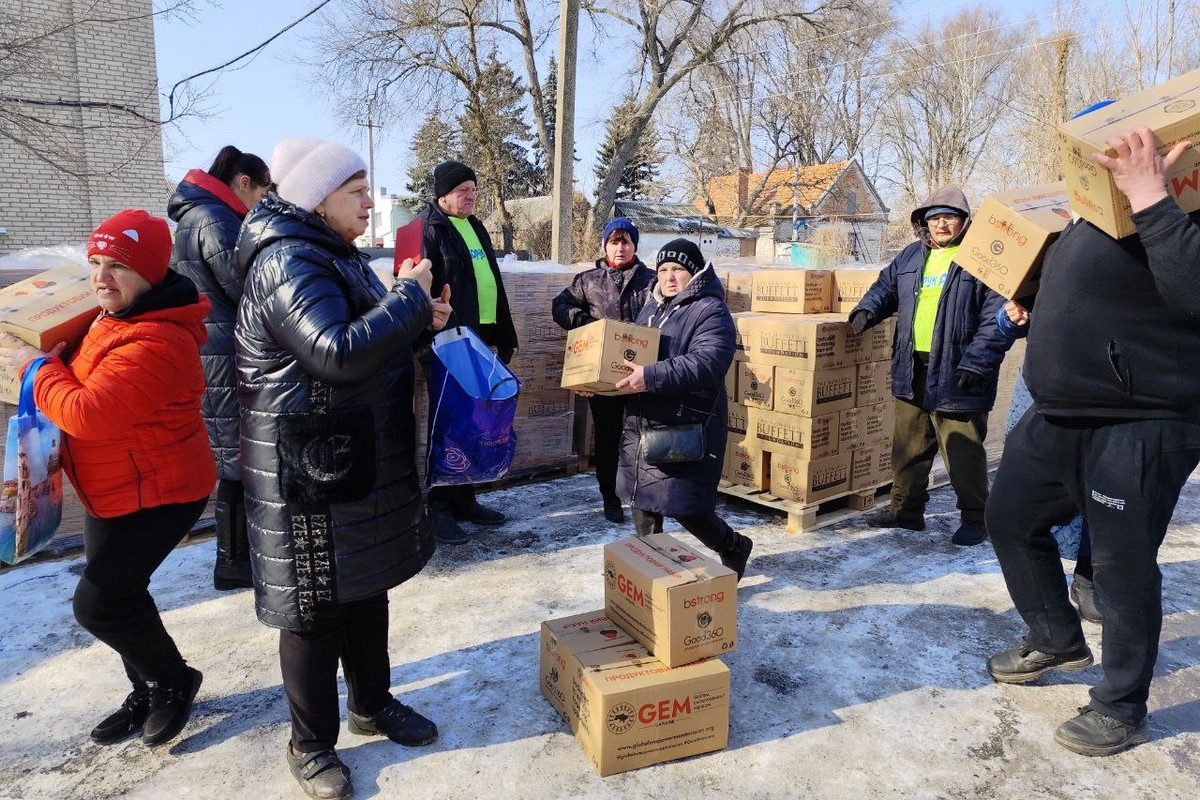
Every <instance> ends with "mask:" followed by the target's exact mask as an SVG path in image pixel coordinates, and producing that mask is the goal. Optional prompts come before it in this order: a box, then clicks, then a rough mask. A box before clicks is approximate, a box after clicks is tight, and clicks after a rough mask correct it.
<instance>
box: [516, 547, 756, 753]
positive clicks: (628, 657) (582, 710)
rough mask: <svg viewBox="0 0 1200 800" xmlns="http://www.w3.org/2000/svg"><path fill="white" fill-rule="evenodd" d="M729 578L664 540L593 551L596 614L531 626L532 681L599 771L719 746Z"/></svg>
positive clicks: (723, 732) (723, 737)
mask: <svg viewBox="0 0 1200 800" xmlns="http://www.w3.org/2000/svg"><path fill="white" fill-rule="evenodd" d="M736 645H737V575H736V574H735V573H734V572H733V571H732V570H730V569H728V568H726V567H724V566H722V565H721V564H720V562H717V561H714V560H712V559H710V558H708V557H707V556H706V555H704V554H702V553H699V552H697V551H695V550H693V549H691V548H689V547H687V546H685V545H683V544H682V543H680V542H679V541H677V540H675V539H673V538H672V537H670V536H665V535H663V534H656V535H653V536H646V537H631V538H628V539H622V540H619V541H616V542H612V543H610V544H608V545H606V546H605V548H604V609H603V610H602V611H593V612H589V613H587V614H578V615H575V616H573V617H566V618H563V619H555V620H548V621H546V622H543V623H542V636H541V650H540V674H539V685H540V686H541V691H542V694H543V695H544V696H545V698H546V699H547V700H548V701H549V702H550V705H552V706H553V707H554V708H555V710H557V711H558V713H559V714H561V715H562V717H563V719H564V720H566V722H567V724H568V725H569V726H570V728H571V730H572V732H574V733H575V735H576V737H577V738H578V739H579V742H580V744H581V745H582V746H583V748H584V751H585V752H586V753H587V756H588V758H589V759H590V760H591V762H592V763H593V764H594V765H595V767H596V769H597V771H599V773H600V774H601V775H612V774H614V773H617V772H624V771H626V770H630V769H637V768H638V767H645V766H649V765H651V764H658V763H660V762H663V761H670V760H673V759H676V758H683V757H684V756H691V755H696V754H698V753H708V752H712V751H714V750H721V749H723V748H724V747H725V746H726V745H727V744H728V741H729V668H728V667H727V666H725V664H724V663H722V662H721V660H720V659H719V658H717V657H716V656H719V655H721V654H722V653H729V652H731V651H732V650H733V649H734V648H735V647H736Z"/></svg>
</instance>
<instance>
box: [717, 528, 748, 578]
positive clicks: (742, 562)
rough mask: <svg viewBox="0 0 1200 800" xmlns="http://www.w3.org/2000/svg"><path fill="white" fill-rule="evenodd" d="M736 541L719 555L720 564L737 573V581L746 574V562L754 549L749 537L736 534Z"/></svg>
mask: <svg viewBox="0 0 1200 800" xmlns="http://www.w3.org/2000/svg"><path fill="white" fill-rule="evenodd" d="M736 536H737V540H736V541H734V543H733V546H732V547H730V548H729V549H728V550H725V551H724V552H723V553H721V563H722V564H724V565H725V566H727V567H729V568H730V569H731V570H733V571H734V572H736V573H737V576H738V580H739V581H740V580H741V579H742V576H743V575H745V574H746V562H747V561H749V560H750V551H751V550H753V549H754V540H753V539H751V538H750V537H749V536H742V535H741V534H740V533H739V534H736Z"/></svg>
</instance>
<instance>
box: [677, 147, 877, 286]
mask: <svg viewBox="0 0 1200 800" xmlns="http://www.w3.org/2000/svg"><path fill="white" fill-rule="evenodd" d="M705 190H706V194H707V196H706V197H698V198H696V200H695V207H696V208H698V209H700V210H701V211H704V210H707V211H708V212H709V213H711V214H712V215H713V217H715V219H716V221H717V222H719V223H724V224H727V225H730V224H734V223H737V224H739V225H742V226H744V227H747V228H756V229H758V230H759V232H760V236H759V249H758V256H759V258H769V259H775V258H779V257H783V258H785V259H790V260H791V261H792V263H796V264H797V265H799V266H805V265H809V264H807V263H806V262H807V261H808V259H807V257H806V255H805V253H806V251H807V250H808V249H810V248H815V249H821V250H824V251H827V252H832V254H833V255H832V257H833V258H834V260H835V261H836V260H841V261H851V260H852V261H864V262H876V261H880V260H881V259H882V256H883V240H884V230H885V228H886V227H887V219H888V208H887V206H886V205H884V202H883V200H882V199H881V198H880V196H879V193H878V192H877V191H875V187H874V185H873V184H872V183H871V181H870V179H869V178H867V176H866V173H864V172H863V170H862V167H861V166H860V165H859V163H858V161H856V160H851V161H839V162H835V163H831V164H817V165H814V166H809V167H797V168H784V169H776V170H772V171H771V172H769V173H765V172H750V170H748V169H743V170H739V171H738V172H737V173H736V174H734V175H722V176H719V177H716V178H713V179H711V180H709V181H708V183H707V184H706V185H705ZM793 243H795V244H796V245H798V246H793ZM839 251H840V252H839Z"/></svg>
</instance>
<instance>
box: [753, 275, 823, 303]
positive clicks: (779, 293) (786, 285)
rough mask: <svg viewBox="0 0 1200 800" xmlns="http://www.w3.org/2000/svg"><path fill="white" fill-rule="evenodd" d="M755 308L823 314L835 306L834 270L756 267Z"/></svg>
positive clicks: (754, 285) (754, 284)
mask: <svg viewBox="0 0 1200 800" xmlns="http://www.w3.org/2000/svg"><path fill="white" fill-rule="evenodd" d="M753 292H754V294H753V295H752V296H751V298H750V310H751V311H771V312H777V313H784V314H820V313H822V312H825V311H829V310H830V309H831V308H832V307H833V274H832V273H831V272H830V271H829V270H825V269H799V268H792V269H760V270H755V271H754V283H753Z"/></svg>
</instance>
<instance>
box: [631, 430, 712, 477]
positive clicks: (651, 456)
mask: <svg viewBox="0 0 1200 800" xmlns="http://www.w3.org/2000/svg"><path fill="white" fill-rule="evenodd" d="M640 423H641V435H642V460H643V461H645V462H646V463H647V464H651V465H653V466H656V467H657V466H661V465H663V464H691V463H693V462H696V461H700V460H702V459H703V458H704V453H705V448H704V425H703V424H701V423H699V422H686V423H684V424H682V425H664V424H663V423H661V422H654V421H652V420H648V419H642V420H640Z"/></svg>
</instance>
